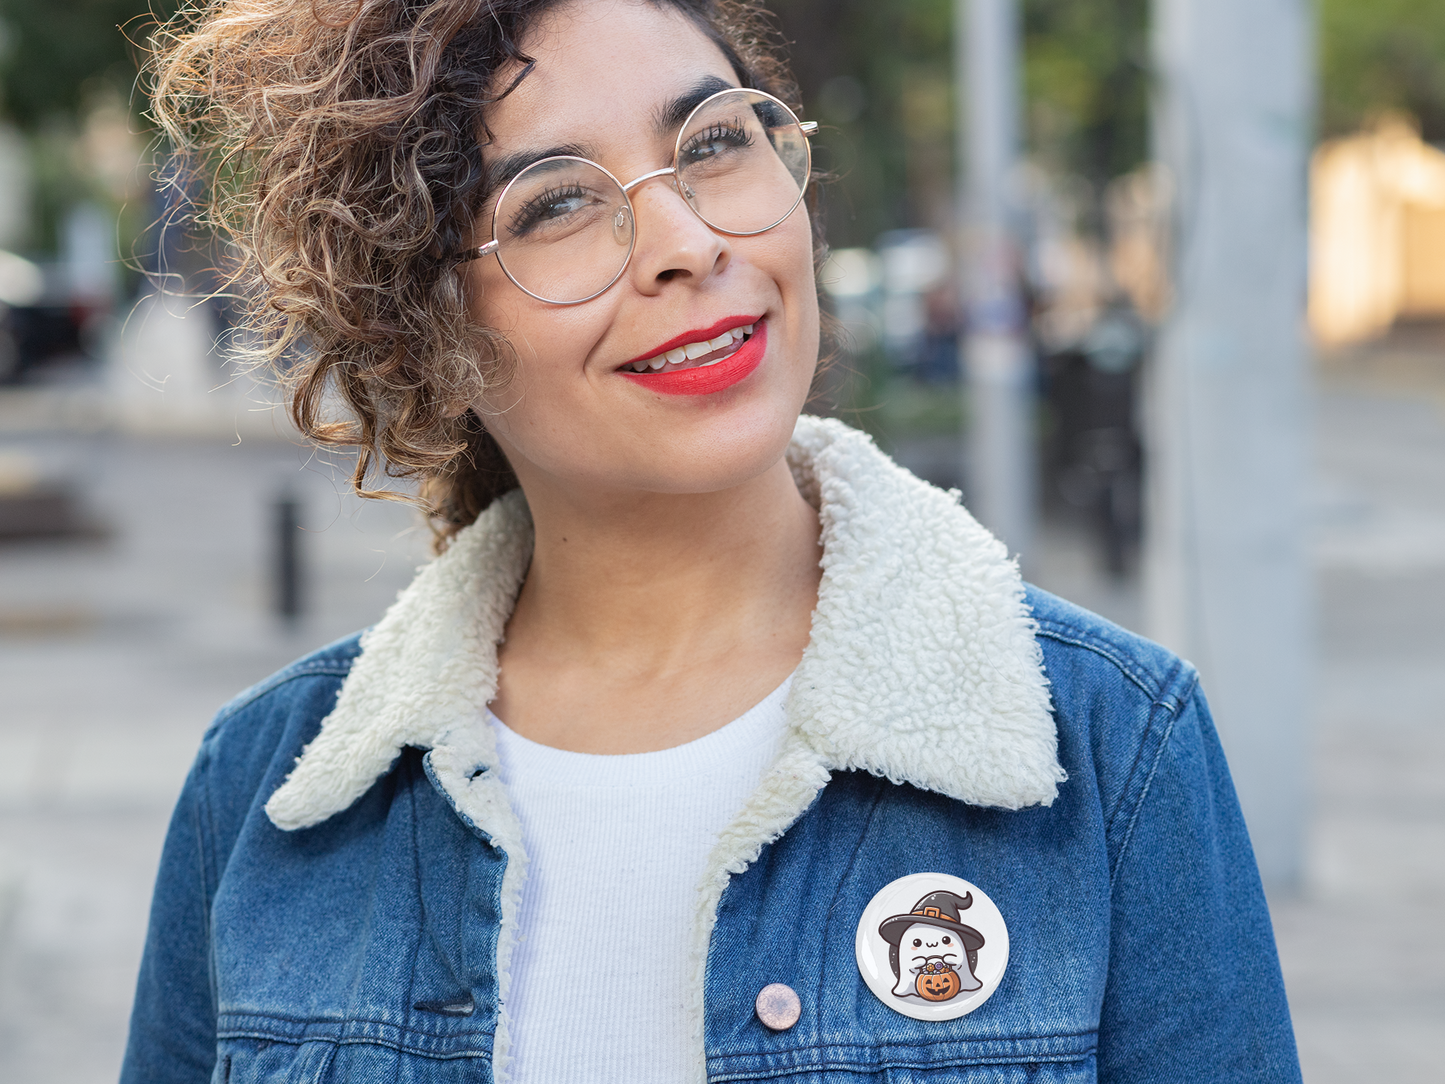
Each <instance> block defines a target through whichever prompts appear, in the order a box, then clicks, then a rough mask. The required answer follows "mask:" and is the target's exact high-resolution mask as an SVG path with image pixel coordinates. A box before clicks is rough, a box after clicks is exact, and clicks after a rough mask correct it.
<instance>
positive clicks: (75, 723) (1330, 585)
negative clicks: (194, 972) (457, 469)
mask: <svg viewBox="0 0 1445 1084" xmlns="http://www.w3.org/2000/svg"><path fill="white" fill-rule="evenodd" d="M1432 349H1433V348H1432ZM1416 354H1417V355H1419V356H1416V355H1411V354H1410V353H1409V351H1405V352H1404V353H1402V354H1401V355H1400V357H1397V358H1394V359H1393V360H1391V359H1390V358H1388V357H1387V358H1385V359H1384V360H1383V361H1382V360H1381V359H1380V357H1378V356H1375V355H1371V356H1370V357H1368V358H1363V359H1361V358H1354V357H1345V358H1336V359H1334V361H1333V362H1332V364H1331V366H1326V367H1325V369H1324V370H1323V372H1322V379H1321V387H1320V391H1319V395H1318V398H1317V418H1318V422H1319V424H1318V427H1317V432H1318V440H1317V455H1316V461H1317V472H1316V473H1317V478H1318V486H1319V494H1318V500H1317V504H1318V506H1319V509H1320V513H1319V527H1318V531H1317V538H1316V553H1317V562H1318V565H1319V584H1320V610H1321V631H1320V665H1319V683H1318V686H1319V695H1318V699H1317V701H1316V703H1315V705H1314V708H1315V713H1316V719H1317V724H1316V728H1315V732H1314V739H1315V754H1314V763H1313V776H1314V782H1315V787H1314V812H1313V822H1312V824H1313V827H1312V833H1311V851H1310V855H1309V877H1308V882H1307V884H1306V885H1305V886H1304V888H1303V890H1302V891H1301V892H1300V893H1299V894H1297V895H1295V896H1292V897H1290V898H1281V899H1276V900H1274V901H1272V905H1273V910H1274V916H1275V924H1276V932H1277V935H1278V939H1279V945H1280V951H1281V957H1282V960H1283V964H1284V969H1285V976H1286V982H1287V985H1288V987H1289V991H1290V997H1291V1003H1292V1005H1293V1008H1294V1013H1295V1025H1296V1031H1297V1035H1298V1038H1299V1042H1300V1047H1301V1052H1302V1057H1303V1060H1304V1065H1305V1074H1306V1080H1307V1081H1310V1082H1311V1084H1336V1082H1339V1084H1344V1082H1356V1081H1373V1080H1390V1081H1392V1082H1393V1084H1415V1082H1420V1084H1423V1082H1425V1081H1431V1082H1433V1081H1435V1080H1437V1079H1439V1069H1438V1059H1437V1058H1436V1056H1435V1050H1436V1048H1437V1047H1438V1046H1439V1045H1440V1042H1441V1040H1442V1039H1445V978H1442V976H1445V924H1442V923H1441V922H1440V921H1439V915H1440V914H1441V913H1442V904H1445V707H1442V705H1445V665H1442V658H1445V628H1442V626H1441V623H1440V622H1439V617H1438V615H1439V614H1440V613H1441V612H1445V349H1442V350H1441V351H1439V353H1438V354H1434V355H1432V354H1430V351H1428V350H1426V351H1425V352H1424V353H1420V352H1419V351H1417V352H1416ZM1406 355H1409V356H1406ZM1411 358H1413V359H1414V360H1411ZM1402 359H1403V360H1402ZM12 405H13V404H12ZM4 406H5V404H3V403H0V419H3V418H5V417H7V415H6V414H5V410H4V409H3V407H4ZM27 413H29V411H28V408H27ZM9 416H10V417H13V416H14V414H13V412H12V414H11V415H9ZM87 428H89V429H90V430H91V431H89V432H87ZM17 429H23V430H24V432H22V433H19V435H17ZM253 429H254V427H253ZM17 449H18V450H20V451H22V452H24V451H29V452H30V453H33V454H34V455H36V456H37V457H38V458H39V459H40V460H42V461H44V462H46V463H56V464H60V465H62V466H63V467H65V468H67V469H68V471H69V473H71V474H72V475H73V476H76V477H79V478H81V479H82V480H83V483H84V491H85V495H86V498H87V500H88V501H89V502H90V505H91V509H92V511H93V512H94V513H95V514H96V515H97V516H98V517H99V518H100V519H102V520H103V521H105V522H106V523H107V524H108V525H109V528H110V535H109V539H108V540H101V541H88V542H74V543H64V544H59V543H46V544H39V545H25V546H16V545H11V546H8V547H5V548H3V549H0V748H3V749H4V750H5V755H4V756H3V757H0V1080H3V1081H5V1082H7V1084H9V1082H12V1081H13V1082H15V1084H92V1082H96V1084H99V1082H101V1081H107V1080H113V1079H114V1077H115V1073H116V1069H117V1066H118V1064H119V1059H120V1054H121V1051H122V1049H123V1046H124V1037H125V1027H126V1016H127V1013H128V1010H129V1003H130V996H131V988H132V984H133V982H134V975H135V970H136V966H137V963H138V960H139V955H140V946H141V941H142V938H143V936H144V931H145V922H146V911H147V906H148V900H149V894H150V886H151V879H152V877H153V876H154V870H155V865H156V861H157V858H158V854H159V848H160V843H161V839H162V836H163V833H164V831H165V825H166V821H167V818H168V816H169V810H170V806H171V804H172V803H173V801H174V799H175V795H176V793H177V791H178V790H179V788H180V785H181V780H182V778H183V777H184V774H185V771H186V769H187V766H188V764H189V762H190V759H191V756H192V755H193V753H194V750H195V746H196V743H197V741H198V740H199V738H200V735H201V733H202V732H203V731H204V729H205V726H206V724H207V722H208V720H209V718H210V717H211V715H212V714H213V713H214V711H215V709H216V708H217V707H218V706H219V705H220V704H221V703H223V702H224V701H225V700H227V699H228V698H229V697H230V696H231V695H233V694H234V693H235V692H236V691H238V690H239V689H241V688H243V687H244V686H246V685H248V684H250V683H251V682H253V681H255V680H258V679H259V678H261V677H264V676H265V675H266V674H268V673H270V672H271V671H273V670H275V669H276V668H278V667H279V666H281V665H284V664H285V663H286V662H288V661H289V660H290V659H292V658H294V657H295V656H297V655H300V654H302V653H304V652H305V651H308V650H310V649H312V648H314V647H317V646H320V645H321V644H323V643H326V642H328V641H329V640H331V639H334V638H336V637H338V636H341V635H345V634H346V633H348V632H351V631H353V630H354V629H356V628H359V627H362V626H364V625H366V624H369V623H371V622H372V621H374V620H375V619H376V618H377V617H378V616H379V615H380V613H381V612H382V610H383V609H384V608H385V606H386V604H387V603H388V602H389V601H390V599H391V598H392V597H393V596H394V595H395V592H396V591H397V590H398V589H399V588H400V587H401V586H402V585H404V584H405V583H406V582H407V580H408V579H409V578H410V575H411V572H412V569H413V568H414V566H415V565H416V564H417V563H418V562H419V561H420V560H422V559H424V557H425V555H426V552H427V547H428V544H429V538H428V536H427V534H426V532H425V530H424V529H421V528H419V527H418V526H417V525H416V523H415V521H414V519H413V518H412V515H411V513H410V512H409V511H408V510H407V509H406V508H405V507H403V506H398V505H391V504H379V503H377V502H360V501H358V500H356V499H355V498H353V497H347V496H340V495H338V494H340V493H343V492H344V488H345V487H344V478H343V476H342V474H343V472H341V471H339V470H333V469H331V468H330V467H328V466H327V465H326V464H325V463H324V462H323V461H321V460H317V459H313V458H312V457H311V456H310V455H309V453H307V452H306V451H304V450H302V449H300V448H298V447H297V446H295V445H293V444H290V443H287V442H286V441H284V440H280V439H277V438H275V437H271V438H269V439H267V438H261V437H258V436H256V435H255V433H254V432H251V431H248V435H247V436H246V439H244V440H240V441H239V442H237V441H236V439H235V437H234V436H232V437H230V438H228V439H217V438H215V437H212V438H209V439H206V438H202V437H199V436H195V435H191V436H185V435H177V434H176V432H175V430H174V428H173V429H172V432H171V433H170V434H169V435H166V436H164V437H156V436H150V437H148V436H145V435H144V434H143V433H141V432H139V431H137V428H136V427H134V426H132V427H130V428H129V429H127V430H125V431H119V432H118V431H117V430H115V429H114V428H109V427H101V428H99V429H95V428H94V427H86V426H76V425H73V424H70V425H67V426H65V427H62V428H56V427H54V426H50V425H27V426H12V427H11V429H10V431H9V432H8V433H7V432H6V431H3V430H0V453H4V452H7V451H11V452H13V451H16V450H17ZM287 489H289V490H290V491H291V492H293V493H295V494H296V495H298V496H299V497H300V499H301V500H302V503H303V506H304V509H305V514H304V523H305V526H306V528H307V530H306V532H305V535H304V553H303V556H304V558H305V562H306V567H307V569H309V573H310V574H309V576H308V584H309V590H310V603H311V605H310V609H309V613H308V615H307V616H306V617H305V618H304V620H302V621H301V622H300V623H299V624H298V625H296V627H294V628H288V627H287V626H285V625H284V624H283V623H281V622H279V621H278V620H277V619H276V618H274V617H272V616H271V615H270V613H269V609H268V607H269V597H270V596H269V591H270V586H269V580H268V551H269V541H270V537H269V536H270V517H271V505H272V502H273V501H274V500H275V498H276V497H277V496H278V495H279V494H281V493H282V492H283V491H285V490H287ZM1034 568H1035V572H1034V574H1035V576H1036V578H1037V579H1038V580H1039V581H1040V583H1041V584H1042V585H1043V586H1045V587H1047V588H1049V589H1051V590H1055V591H1057V592H1059V593H1060V594H1064V595H1066V596H1068V597H1071V598H1074V599H1076V600H1077V601H1079V602H1081V603H1083V604H1085V605H1089V606H1092V607H1094V608H1096V609H1099V610H1100V611H1101V612H1103V613H1105V614H1106V616H1112V617H1115V618H1116V619H1119V620H1121V621H1122V622H1123V623H1125V624H1134V623H1136V621H1137V617H1138V612H1139V610H1138V598H1137V589H1136V588H1135V587H1134V586H1133V585H1131V584H1128V583H1125V584H1122V585H1114V584H1110V583H1109V582H1107V581H1106V580H1104V579H1102V578H1100V577H1099V575H1098V574H1097V573H1096V572H1095V570H1094V563H1093V561H1092V559H1091V556H1090V553H1089V550H1088V547H1087V544H1086V543H1085V542H1084V540H1082V539H1080V538H1078V537H1076V536H1073V535H1070V534H1068V533H1067V532H1062V533H1061V532H1051V533H1047V534H1046V535H1045V537H1044V540H1043V544H1042V546H1041V552H1040V553H1039V555H1038V560H1037V562H1036V564H1035V566H1034ZM1206 680H1207V675H1206Z"/></svg>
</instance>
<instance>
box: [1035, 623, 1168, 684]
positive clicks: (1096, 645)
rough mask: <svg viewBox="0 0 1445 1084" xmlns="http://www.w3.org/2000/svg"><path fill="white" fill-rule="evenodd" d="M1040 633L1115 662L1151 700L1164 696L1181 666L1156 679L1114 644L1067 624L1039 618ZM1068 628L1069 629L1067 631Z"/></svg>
mask: <svg viewBox="0 0 1445 1084" xmlns="http://www.w3.org/2000/svg"><path fill="white" fill-rule="evenodd" d="M1036 620H1037V621H1038V626H1039V628H1038V635H1040V636H1047V637H1048V638H1049V639H1050V640H1057V641H1059V642H1060V643H1064V644H1071V645H1073V646H1074V647H1080V648H1083V649H1084V650H1085V651H1090V652H1093V653H1094V654H1095V655H1099V656H1101V657H1103V658H1105V659H1108V660H1109V661H1110V662H1111V663H1113V664H1114V665H1115V666H1116V667H1117V668H1118V669H1119V671H1120V672H1121V673H1122V674H1123V675H1124V676H1125V677H1126V678H1128V679H1129V680H1130V681H1131V682H1133V683H1134V684H1135V685H1137V686H1138V687H1139V689H1140V691H1141V692H1143V693H1144V695H1146V696H1147V697H1149V699H1150V700H1151V701H1157V700H1160V699H1163V698H1164V690H1165V689H1167V688H1168V687H1169V682H1170V680H1171V679H1172V678H1173V677H1174V675H1175V674H1176V673H1177V672H1178V669H1179V667H1178V666H1175V667H1174V668H1173V669H1172V670H1171V671H1170V673H1169V675H1168V676H1167V677H1166V678H1165V679H1164V680H1163V681H1156V680H1155V679H1154V676H1153V675H1152V674H1149V673H1148V672H1146V671H1144V670H1143V669H1142V668H1140V667H1138V666H1136V665H1135V664H1134V663H1133V662H1131V661H1130V660H1129V659H1127V658H1125V657H1124V655H1123V654H1122V653H1121V652H1119V651H1116V650H1114V649H1113V648H1112V645H1106V644H1103V643H1100V642H1099V641H1097V640H1092V639H1085V638H1084V637H1082V636H1080V635H1078V634H1077V633H1074V632H1072V631H1071V630H1067V627H1066V626H1060V625H1056V624H1054V623H1052V622H1050V621H1049V620H1048V619H1047V618H1037V619H1036ZM1066 630H1067V631H1066Z"/></svg>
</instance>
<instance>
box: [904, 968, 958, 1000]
mask: <svg viewBox="0 0 1445 1084" xmlns="http://www.w3.org/2000/svg"><path fill="white" fill-rule="evenodd" d="M962 986H963V982H962V980H961V979H959V977H958V972H957V971H955V970H953V969H952V968H945V969H944V970H942V971H929V970H926V969H925V970H923V971H920V972H919V973H918V978H917V980H915V981H914V983H913V988H914V989H915V990H917V991H918V996H919V997H921V998H923V1000H924V1001H947V1000H948V999H949V998H951V997H953V996H955V995H956V994H957V993H958V991H959V990H960V989H961V988H962Z"/></svg>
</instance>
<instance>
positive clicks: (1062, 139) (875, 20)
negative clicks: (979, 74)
mask: <svg viewBox="0 0 1445 1084" xmlns="http://www.w3.org/2000/svg"><path fill="white" fill-rule="evenodd" d="M772 7H773V9H774V10H775V11H776V12H777V15H778V20H779V23H780V26H781V28H782V31H783V34H784V36H785V37H786V38H787V40H788V41H789V42H790V44H791V53H792V60H793V65H794V67H795V69H796V70H797V73H798V80H799V82H800V83H801V84H802V90H803V99H804V104H805V107H806V108H807V110H808V112H809V115H810V116H811V117H812V118H813V119H816V120H819V121H821V122H822V123H823V124H824V125H825V126H826V127H827V128H828V129H831V131H825V132H824V134H823V138H822V139H821V140H819V144H820V146H821V147H822V149H823V156H824V158H825V163H824V164H825V165H826V166H831V167H832V168H833V169H834V170H835V171H836V172H837V173H838V174H839V175H840V181H839V183H838V184H837V185H834V186H833V190H832V191H831V192H830V193H829V197H828V203H829V217H828V232H829V237H830V240H831V241H832V243H833V244H834V245H838V246H843V245H867V244H872V242H873V239H874V238H875V237H876V236H877V235H878V234H879V233H881V232H882V231H883V230H886V229H893V228H896V227H903V226H931V227H934V228H939V229H946V228H948V227H949V225H950V223H951V218H952V199H953V185H952V180H951V178H952V175H953V158H954V138H955V137H954V131H953V112H954V105H953V90H952V79H953V59H952V54H953V46H952V35H953V0H893V2H892V3H888V4H879V3H877V2H876V0H774V3H773V4H772ZM1148 9H1149V0H1022V17H1023V32H1024V43H1025V63H1024V81H1025V91H1026V95H1027V102H1028V104H1027V113H1026V117H1025V120H1026V133H1027V139H1028V147H1029V151H1030V153H1031V155H1033V156H1034V157H1035V159H1036V160H1038V161H1039V162H1040V163H1041V164H1043V165H1044V166H1045V167H1046V168H1047V169H1049V170H1050V171H1051V172H1055V173H1064V174H1069V175H1074V176H1078V177H1082V178H1084V179H1085V180H1087V181H1088V182H1089V183H1090V185H1089V186H1090V188H1091V189H1092V190H1093V191H1095V192H1097V193H1101V192H1102V190H1103V187H1104V185H1105V184H1106V183H1107V182H1108V181H1109V180H1111V179H1112V178H1114V177H1117V176H1119V175H1121V174H1123V173H1127V172H1129V171H1130V170H1131V169H1133V168H1134V167H1135V166H1137V165H1139V164H1140V163H1141V162H1142V161H1143V160H1144V159H1145V157H1146V154H1147V146H1148V97H1149V81H1148V70H1147V61H1148V30H1147V26H1148Z"/></svg>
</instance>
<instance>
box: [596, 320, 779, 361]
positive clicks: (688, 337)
mask: <svg viewBox="0 0 1445 1084" xmlns="http://www.w3.org/2000/svg"><path fill="white" fill-rule="evenodd" d="M761 319H762V317H760V316H724V317H723V318H722V319H721V320H719V321H718V322H717V323H715V324H713V325H712V326H711V327H703V328H698V329H697V330H695V331H684V332H683V333H682V334H681V335H677V336H674V337H673V338H671V339H668V340H667V342H665V343H663V344H661V345H660V346H654V347H653V348H652V349H651V350H649V351H648V352H647V353H645V354H639V355H638V356H637V357H635V358H633V359H632V360H631V361H624V362H623V363H622V368H624V369H625V368H627V367H628V366H629V365H635V364H637V362H639V361H651V360H652V359H653V358H655V357H657V355H658V354H665V353H666V352H667V351H669V350H676V349H677V348H678V347H679V346H686V345H687V344H688V343H700V342H707V340H708V339H716V338H717V337H718V336H719V335H721V334H722V333H723V332H724V331H731V330H732V329H733V328H735V327H742V326H743V325H744V324H754V323H757V322H758V321H759V320H761Z"/></svg>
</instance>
